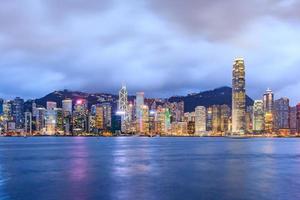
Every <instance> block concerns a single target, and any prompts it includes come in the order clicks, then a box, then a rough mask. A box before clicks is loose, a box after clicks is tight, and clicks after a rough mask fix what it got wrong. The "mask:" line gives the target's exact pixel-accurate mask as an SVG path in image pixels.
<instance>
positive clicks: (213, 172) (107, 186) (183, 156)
mask: <svg viewBox="0 0 300 200" xmlns="http://www.w3.org/2000/svg"><path fill="white" fill-rule="evenodd" d="M299 167H300V140H299V139H254V140H230V139H225V138H28V139H26V140H24V139H22V138H0V199H1V200H2V199H4V198H5V197H6V198H7V199H22V200H23V199H25V200H26V199H30V200H35V199H43V200H44V199H45V200H48V199H49V200H52V199H64V200H68V199H72V200H74V199H75V200H77V199H78V200H85V199H101V200H102V199H104V200H105V199H130V200H131V199H299V198H300V191H299V188H300V178H299V177H300V170H299ZM32 191H34V192H32Z"/></svg>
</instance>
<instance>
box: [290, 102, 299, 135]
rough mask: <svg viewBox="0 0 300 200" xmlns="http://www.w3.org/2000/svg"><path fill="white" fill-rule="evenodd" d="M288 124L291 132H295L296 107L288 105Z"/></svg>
mask: <svg viewBox="0 0 300 200" xmlns="http://www.w3.org/2000/svg"><path fill="white" fill-rule="evenodd" d="M289 126H290V131H291V133H292V134H295V133H297V107H296V106H293V107H290V112H289Z"/></svg>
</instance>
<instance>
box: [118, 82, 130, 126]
mask: <svg viewBox="0 0 300 200" xmlns="http://www.w3.org/2000/svg"><path fill="white" fill-rule="evenodd" d="M118 112H119V113H120V115H121V131H122V132H126V130H127V128H126V124H127V119H128V92H127V89H126V86H124V85H123V86H122V88H121V90H120V91H119V102H118Z"/></svg>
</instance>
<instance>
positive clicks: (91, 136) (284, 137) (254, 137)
mask: <svg viewBox="0 0 300 200" xmlns="http://www.w3.org/2000/svg"><path fill="white" fill-rule="evenodd" d="M38 137H45V138H47V137H49V138H50V137H57V138H64V137H68V138H70V137H74V138H76V137H86V138H118V137H120V138H124V137H128V138H131V137H133V138H160V137H161V138H227V139H257V138H283V139H286V138H300V136H299V135H298V136H297V135H296V136H295V135H294V136H248V135H247V136H241V137H231V136H175V135H174V136H172V135H159V136H152V137H151V136H146V135H143V136H139V135H120V136H102V135H101V136H98V135H78V136H72V135H30V136H17V135H14V136H0V138H38Z"/></svg>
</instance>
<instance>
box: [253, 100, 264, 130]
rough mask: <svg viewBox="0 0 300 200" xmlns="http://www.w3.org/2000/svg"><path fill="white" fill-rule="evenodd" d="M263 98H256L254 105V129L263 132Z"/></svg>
mask: <svg viewBox="0 0 300 200" xmlns="http://www.w3.org/2000/svg"><path fill="white" fill-rule="evenodd" d="M263 104H264V103H263V101H262V100H255V101H254V105H253V131H254V132H255V133H262V132H263V130H264V106H263Z"/></svg>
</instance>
